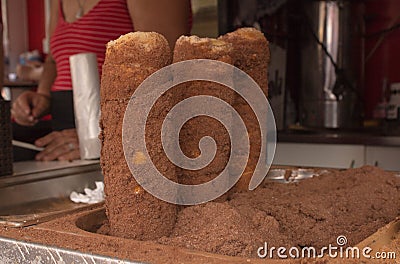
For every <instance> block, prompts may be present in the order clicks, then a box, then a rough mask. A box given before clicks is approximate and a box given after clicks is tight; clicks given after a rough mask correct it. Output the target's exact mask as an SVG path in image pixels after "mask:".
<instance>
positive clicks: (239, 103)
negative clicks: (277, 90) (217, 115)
mask: <svg viewBox="0 0 400 264" xmlns="http://www.w3.org/2000/svg"><path fill="white" fill-rule="evenodd" d="M219 40H223V41H225V42H228V43H231V44H232V48H233V52H232V58H233V59H234V65H235V66H236V67H238V68H239V69H241V70H242V71H244V72H245V73H247V74H248V75H249V76H250V77H252V78H253V79H254V81H255V82H256V83H257V84H258V86H259V87H260V88H261V90H262V91H263V92H264V94H265V96H268V79H267V69H268V63H269V60H270V53H269V46H268V41H267V39H266V38H265V36H264V34H263V33H262V32H261V31H259V30H257V29H255V28H240V29H238V30H236V31H234V32H231V33H228V34H226V35H223V36H221V37H219ZM233 105H234V107H235V109H236V110H237V111H238V112H239V113H240V115H241V117H242V118H243V120H244V121H245V123H246V127H247V131H248V132H249V140H250V157H249V162H248V164H247V167H246V169H245V172H244V174H243V176H242V178H241V179H240V181H239V183H238V184H237V186H238V187H239V188H240V189H248V183H249V178H250V177H249V176H251V175H252V172H253V171H254V169H255V166H256V164H257V161H258V157H259V153H260V145H261V144H260V142H261V136H260V129H259V125H258V121H257V119H256V116H255V115H254V113H253V111H252V110H251V108H250V107H249V105H248V104H247V103H246V102H245V101H244V100H243V98H241V97H240V96H237V97H235V102H234V104H233Z"/></svg>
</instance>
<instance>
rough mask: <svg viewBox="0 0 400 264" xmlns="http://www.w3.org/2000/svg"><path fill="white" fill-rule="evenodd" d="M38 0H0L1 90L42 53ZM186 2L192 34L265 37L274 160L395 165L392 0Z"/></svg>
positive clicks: (399, 11) (399, 145)
mask: <svg viewBox="0 0 400 264" xmlns="http://www.w3.org/2000/svg"><path fill="white" fill-rule="evenodd" d="M48 2H49V1H48V0H1V6H2V20H3V44H4V54H5V56H4V73H5V85H4V87H3V89H2V94H3V97H5V98H8V99H10V100H13V98H15V97H16V96H18V94H19V93H20V92H21V91H23V90H25V89H34V86H35V84H36V83H35V81H34V80H33V81H32V80H24V79H23V78H21V76H18V74H17V68H18V67H20V66H19V65H24V64H25V63H27V62H32V61H41V60H43V58H44V56H45V55H46V53H48V39H49V36H48V33H47V31H46V26H45V25H46V24H47V21H48V13H49V3H48ZM192 8H193V20H194V24H193V30H192V34H194V35H198V36H201V37H217V36H218V35H220V34H224V33H227V32H230V31H233V30H235V29H236V28H239V27H244V26H251V27H256V28H258V29H260V30H261V31H262V32H263V33H264V34H265V36H266V37H267V39H268V40H269V42H270V51H271V63H270V66H269V69H268V75H269V100H270V103H271V105H272V108H273V111H274V115H275V119H276V123H277V127H278V130H279V133H278V141H279V142H278V147H277V154H276V158H275V159H276V162H277V163H280V164H288V165H304V166H330V167H351V166H358V165H363V164H371V165H377V166H381V167H383V168H386V169H397V170H400V162H399V160H398V159H397V157H399V156H400V110H399V109H400V70H399V69H400V49H399V47H400V1H398V0H336V1H328V0H326V1H325V0H246V1H240V0H192ZM316 147H317V149H316ZM321 153H322V154H321ZM382 153H383V154H382ZM292 156H293V158H291V157H292Z"/></svg>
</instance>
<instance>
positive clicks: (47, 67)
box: [37, 0, 59, 95]
mask: <svg viewBox="0 0 400 264" xmlns="http://www.w3.org/2000/svg"><path fill="white" fill-rule="evenodd" d="M58 8H59V6H58V0H52V1H51V3H50V10H51V11H50V12H51V13H50V24H49V32H50V35H52V34H53V32H54V29H55V27H56V25H57V20H58ZM56 76H57V68H56V64H55V62H54V60H53V57H52V55H51V52H50V53H49V54H48V55H47V57H46V60H45V62H44V65H43V73H42V76H41V78H40V81H39V86H38V90H37V92H38V93H40V94H43V95H50V90H51V86H52V85H53V82H54V80H55V79H56Z"/></svg>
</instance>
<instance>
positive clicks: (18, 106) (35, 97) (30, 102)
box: [11, 91, 50, 126]
mask: <svg viewBox="0 0 400 264" xmlns="http://www.w3.org/2000/svg"><path fill="white" fill-rule="evenodd" d="M49 108H50V98H49V97H47V96H45V95H42V94H38V93H36V92H32V91H27V92H24V93H23V94H21V95H20V96H19V97H18V98H17V99H16V100H15V102H14V103H13V105H12V109H11V114H12V116H13V118H14V119H15V121H16V122H17V123H18V124H20V125H24V126H33V125H35V124H36V123H37V122H38V121H39V118H40V117H41V116H42V115H43V114H45V113H46V111H48V110H49Z"/></svg>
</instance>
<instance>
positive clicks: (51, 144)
mask: <svg viewBox="0 0 400 264" xmlns="http://www.w3.org/2000/svg"><path fill="white" fill-rule="evenodd" d="M74 131H75V130H74ZM72 132H73V131H71V132H68V133H71V134H72V136H67V135H66V132H65V131H61V132H52V133H50V134H48V135H47V136H45V137H42V138H40V139H38V140H37V141H36V142H35V144H36V145H37V146H41V147H45V149H44V150H43V151H42V152H40V153H38V154H37V155H36V157H35V158H36V160H41V161H50V160H57V159H58V160H73V159H79V158H80V152H79V141H78V137H77V136H76V135H74V134H73V133H72ZM75 134H76V133H75Z"/></svg>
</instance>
